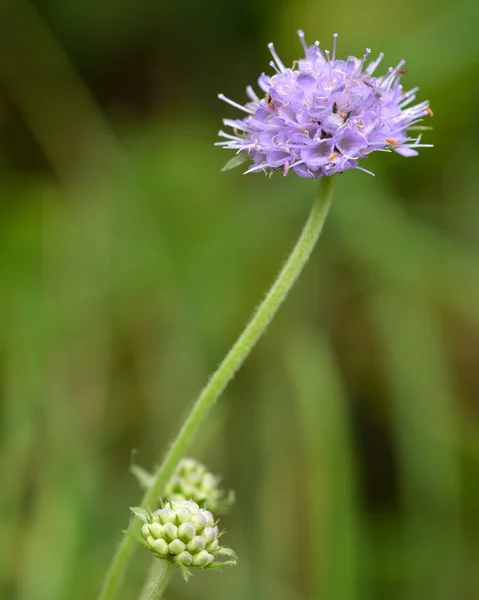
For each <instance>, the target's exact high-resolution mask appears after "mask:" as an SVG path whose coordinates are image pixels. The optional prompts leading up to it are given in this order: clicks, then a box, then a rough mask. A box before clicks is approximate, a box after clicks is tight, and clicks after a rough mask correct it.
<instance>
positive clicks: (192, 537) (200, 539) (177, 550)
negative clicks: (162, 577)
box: [131, 500, 236, 576]
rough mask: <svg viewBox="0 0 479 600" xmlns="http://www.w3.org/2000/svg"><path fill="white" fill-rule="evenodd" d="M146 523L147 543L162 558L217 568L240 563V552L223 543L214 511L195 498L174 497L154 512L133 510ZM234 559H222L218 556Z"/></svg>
mask: <svg viewBox="0 0 479 600" xmlns="http://www.w3.org/2000/svg"><path fill="white" fill-rule="evenodd" d="M131 510H132V511H133V512H134V513H135V514H136V515H137V516H138V517H139V518H140V519H142V520H143V522H144V525H143V526H142V528H141V537H142V539H143V543H144V545H145V546H146V547H147V548H148V549H149V550H150V551H151V552H153V554H154V555H155V556H157V557H158V558H162V559H164V560H168V561H170V562H173V563H174V564H176V565H178V566H179V567H181V568H182V570H183V573H184V574H185V576H187V574H188V567H197V568H201V569H215V568H220V567H228V566H231V565H234V564H236V555H235V553H234V552H233V551H232V550H230V549H229V548H225V547H222V546H220V544H219V537H220V535H221V534H220V533H219V531H218V525H217V522H216V521H215V519H214V517H213V515H212V514H211V512H210V511H208V510H206V509H204V508H200V507H199V506H198V504H197V503H196V502H193V501H192V500H170V501H169V502H166V503H165V504H164V505H163V506H162V508H160V509H158V510H155V511H154V512H153V513H149V512H147V511H144V510H142V509H141V508H132V509H131ZM221 554H223V555H226V556H229V557H230V558H231V560H228V561H223V562H218V561H216V558H217V556H218V555H221Z"/></svg>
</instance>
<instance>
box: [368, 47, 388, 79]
mask: <svg viewBox="0 0 479 600" xmlns="http://www.w3.org/2000/svg"><path fill="white" fill-rule="evenodd" d="M383 58H384V52H380V53H379V56H378V57H377V59H376V60H375V61H374V62H372V63H370V64H369V66H368V68H367V69H366V73H368V74H369V75H372V74H373V73H374V71H375V70H376V69H377V67H378V65H379V63H380V62H381V61H382V59H383Z"/></svg>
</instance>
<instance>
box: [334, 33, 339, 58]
mask: <svg viewBox="0 0 479 600" xmlns="http://www.w3.org/2000/svg"><path fill="white" fill-rule="evenodd" d="M337 39H338V34H337V33H333V61H335V60H336V42H337Z"/></svg>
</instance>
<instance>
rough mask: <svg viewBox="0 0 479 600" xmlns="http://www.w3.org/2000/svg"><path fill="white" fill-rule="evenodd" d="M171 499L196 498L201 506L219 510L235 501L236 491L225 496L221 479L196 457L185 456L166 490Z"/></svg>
mask: <svg viewBox="0 0 479 600" xmlns="http://www.w3.org/2000/svg"><path fill="white" fill-rule="evenodd" d="M165 497H166V498H168V499H169V500H183V499H185V500H194V501H195V502H196V503H197V504H198V505H199V506H201V507H204V508H208V509H209V510H212V511H213V512H218V511H220V510H223V509H225V508H227V507H228V506H230V505H231V504H232V503H233V502H234V493H233V492H232V491H230V492H229V494H228V495H227V496H225V494H224V492H223V490H221V488H220V479H219V477H217V476H216V475H213V473H211V472H210V471H208V469H207V468H206V467H205V465H203V464H202V463H200V462H199V461H197V460H195V459H194V458H183V459H182V460H181V461H180V463H179V464H178V467H177V469H176V471H175V473H174V475H173V476H172V478H171V479H170V481H169V483H168V486H167V488H166V490H165Z"/></svg>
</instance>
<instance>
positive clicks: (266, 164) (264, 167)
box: [243, 162, 268, 175]
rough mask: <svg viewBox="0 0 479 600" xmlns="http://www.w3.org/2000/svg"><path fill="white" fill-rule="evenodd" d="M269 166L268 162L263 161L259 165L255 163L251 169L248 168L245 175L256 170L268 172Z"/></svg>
mask: <svg viewBox="0 0 479 600" xmlns="http://www.w3.org/2000/svg"><path fill="white" fill-rule="evenodd" d="M267 166H268V163H267V162H262V163H261V164H259V165H253V166H252V167H250V168H249V169H247V170H246V171H245V172H244V173H243V175H247V174H248V173H254V172H255V171H264V172H265V173H266V170H265V169H266V167H267Z"/></svg>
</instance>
